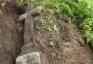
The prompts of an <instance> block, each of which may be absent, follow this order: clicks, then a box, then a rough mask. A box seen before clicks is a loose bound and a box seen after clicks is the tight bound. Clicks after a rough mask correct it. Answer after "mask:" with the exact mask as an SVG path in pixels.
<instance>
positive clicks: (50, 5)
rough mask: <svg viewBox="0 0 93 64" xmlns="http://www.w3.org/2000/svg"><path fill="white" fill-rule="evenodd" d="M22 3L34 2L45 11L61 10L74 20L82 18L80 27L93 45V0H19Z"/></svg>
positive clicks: (87, 40)
mask: <svg viewBox="0 0 93 64" xmlns="http://www.w3.org/2000/svg"><path fill="white" fill-rule="evenodd" d="M18 1H19V2H20V3H21V4H24V3H33V4H34V5H35V6H39V8H40V9H42V10H43V12H46V11H50V12H51V13H55V12H59V13H62V14H64V15H65V16H68V17H69V18H70V19H71V20H72V22H75V21H76V20H79V19H80V18H81V19H82V23H81V24H80V26H79V27H80V29H81V30H82V32H83V34H84V39H85V40H86V42H87V43H89V44H90V45H91V46H92V47H93V32H92V31H93V5H92V3H93V0H77V1H78V2H75V1H74V0H18Z"/></svg>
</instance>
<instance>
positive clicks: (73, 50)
mask: <svg viewBox="0 0 93 64" xmlns="http://www.w3.org/2000/svg"><path fill="white" fill-rule="evenodd" d="M20 10H21V8H20V7H19V6H18V5H17V4H15V3H14V2H8V3H6V6H5V7H4V8H3V14H2V15H1V16H0V64H15V58H16V57H17V56H18V55H20V53H22V54H24V53H26V51H27V52H31V50H32V51H37V50H39V51H41V52H42V53H43V54H45V55H46V58H47V59H48V62H49V64H93V54H92V52H91V49H90V48H89V46H88V45H87V44H85V43H84V40H83V38H82V35H81V33H80V32H79V30H78V29H77V27H76V26H75V25H74V24H73V23H71V22H69V21H68V18H67V17H65V16H63V15H62V14H60V13H55V14H50V13H44V14H42V15H40V16H38V17H37V18H35V27H36V26H37V25H38V20H39V19H41V18H43V19H45V17H46V16H51V17H52V21H53V24H52V25H53V26H54V25H57V27H59V29H60V30H59V33H56V32H55V33H53V34H52V35H51V34H50V33H49V31H48V29H42V30H37V29H36V28H35V32H34V33H35V40H36V44H37V45H38V47H36V48H38V49H37V50H36V48H33V47H32V48H30V49H31V50H30V51H29V50H28V49H27V48H24V49H25V52H24V51H23V52H22V51H21V50H22V49H23V48H22V46H23V45H24V40H23V31H24V29H23V28H24V23H22V22H19V21H18V17H19V15H20V14H22V13H23V11H20ZM21 12H22V13H21ZM45 20H46V19H45ZM46 22H47V20H46ZM50 41H53V42H54V43H53V45H52V46H51V45H50Z"/></svg>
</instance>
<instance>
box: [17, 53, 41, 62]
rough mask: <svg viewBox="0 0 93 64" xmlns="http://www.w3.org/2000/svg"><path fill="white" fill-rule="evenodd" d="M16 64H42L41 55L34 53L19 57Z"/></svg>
mask: <svg viewBox="0 0 93 64" xmlns="http://www.w3.org/2000/svg"><path fill="white" fill-rule="evenodd" d="M16 64H41V60H40V53H39V52H32V53H29V54H25V55H22V56H19V57H18V58H17V59H16Z"/></svg>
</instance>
